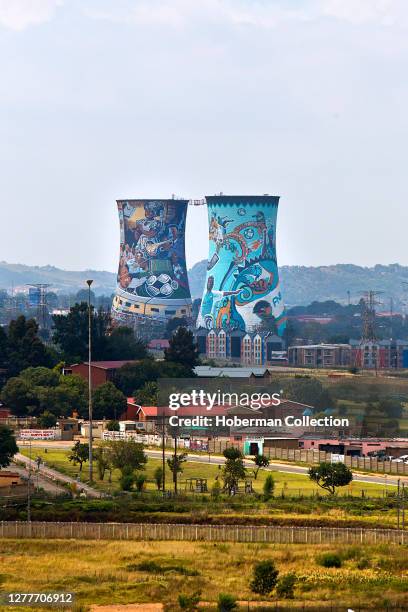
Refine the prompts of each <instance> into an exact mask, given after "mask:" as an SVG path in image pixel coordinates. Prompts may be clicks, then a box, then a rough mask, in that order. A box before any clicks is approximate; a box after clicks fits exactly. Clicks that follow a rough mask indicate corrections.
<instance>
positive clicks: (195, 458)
mask: <svg viewBox="0 0 408 612" xmlns="http://www.w3.org/2000/svg"><path fill="white" fill-rule="evenodd" d="M145 453H146V455H147V456H148V457H152V458H155V459H158V458H160V457H161V456H162V452H161V451H154V450H150V449H149V450H145ZM166 455H172V453H171V452H170V451H166ZM188 461H192V462H197V463H207V464H208V463H212V464H213V465H223V464H224V462H225V459H224V457H217V456H215V455H211V457H210V460H209V457H208V455H190V454H189V455H188ZM245 465H246V466H247V467H254V462H253V461H248V460H245ZM264 469H266V470H269V471H270V472H282V473H284V474H301V475H302V476H307V474H308V471H309V467H302V466H300V465H288V464H287V463H278V462H275V461H274V462H273V463H271V464H270V465H269V467H267V468H264ZM353 482H364V483H370V484H378V485H382V486H384V484H385V482H386V484H387V486H395V487H396V486H397V485H398V476H390V475H388V476H387V478H386V479H385V478H384V476H378V475H370V474H361V473H360V472H353ZM401 482H408V479H407V478H405V479H404V478H401Z"/></svg>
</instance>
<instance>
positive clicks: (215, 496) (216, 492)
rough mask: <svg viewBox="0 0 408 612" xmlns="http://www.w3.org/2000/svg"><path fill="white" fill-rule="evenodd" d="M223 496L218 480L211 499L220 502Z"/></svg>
mask: <svg viewBox="0 0 408 612" xmlns="http://www.w3.org/2000/svg"><path fill="white" fill-rule="evenodd" d="M220 495H221V485H220V483H219V481H218V480H216V481H215V482H214V484H213V486H212V487H211V497H212V498H213V499H215V500H218V499H219V498H220Z"/></svg>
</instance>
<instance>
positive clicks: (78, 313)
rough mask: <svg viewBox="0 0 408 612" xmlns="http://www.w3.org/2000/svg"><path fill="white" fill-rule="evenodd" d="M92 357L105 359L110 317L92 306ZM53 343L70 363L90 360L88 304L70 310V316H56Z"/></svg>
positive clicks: (76, 305) (75, 306)
mask: <svg viewBox="0 0 408 612" xmlns="http://www.w3.org/2000/svg"><path fill="white" fill-rule="evenodd" d="M91 312H92V319H91V329H92V355H93V359H94V360H95V361H97V360H98V359H99V360H100V359H104V356H105V353H106V347H107V336H108V329H109V326H110V317H109V315H108V314H107V313H106V312H104V311H102V310H99V311H96V310H95V308H94V307H93V306H91ZM53 323H54V335H53V341H54V343H55V344H56V345H57V346H58V347H59V348H60V350H61V351H62V353H63V355H64V358H65V359H66V361H68V362H69V363H73V362H75V361H84V360H86V359H87V358H88V304H87V303H86V302H81V303H80V304H75V305H74V306H72V307H71V308H70V311H69V313H68V315H54V316H53Z"/></svg>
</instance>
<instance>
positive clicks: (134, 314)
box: [112, 199, 191, 333]
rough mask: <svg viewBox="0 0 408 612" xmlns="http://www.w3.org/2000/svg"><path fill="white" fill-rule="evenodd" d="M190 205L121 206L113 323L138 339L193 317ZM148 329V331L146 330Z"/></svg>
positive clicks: (171, 202)
mask: <svg viewBox="0 0 408 612" xmlns="http://www.w3.org/2000/svg"><path fill="white" fill-rule="evenodd" d="M187 205H188V201H187V200H175V199H171V200H118V201H117V206H118V212H119V223H120V260H119V271H118V279H117V283H118V284H117V289H116V293H115V297H114V299H113V305H112V317H113V320H114V321H115V322H116V323H117V324H121V323H122V324H124V323H125V324H127V325H128V324H132V326H133V327H135V328H136V329H137V330H138V331H139V333H140V332H142V331H143V330H144V329H146V330H150V329H151V326H149V322H150V323H151V322H153V323H160V322H161V323H163V322H165V321H166V320H168V319H170V318H172V317H187V318H188V317H191V295H190V288H189V284H188V277H187V267H186V257H185V246H184V241H185V238H184V234H185V222H186V213H187ZM146 324H147V325H146Z"/></svg>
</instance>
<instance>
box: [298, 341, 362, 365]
mask: <svg viewBox="0 0 408 612" xmlns="http://www.w3.org/2000/svg"><path fill="white" fill-rule="evenodd" d="M288 362H289V365H292V366H300V367H303V368H307V367H310V368H335V367H349V366H350V365H351V363H352V351H351V346H350V345H349V344H310V345H308V344H306V345H300V346H290V347H288Z"/></svg>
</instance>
